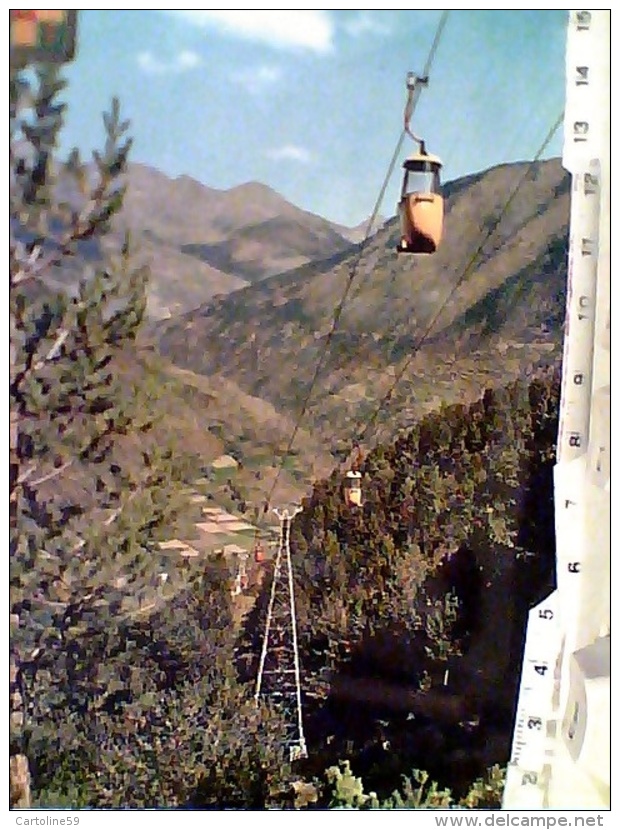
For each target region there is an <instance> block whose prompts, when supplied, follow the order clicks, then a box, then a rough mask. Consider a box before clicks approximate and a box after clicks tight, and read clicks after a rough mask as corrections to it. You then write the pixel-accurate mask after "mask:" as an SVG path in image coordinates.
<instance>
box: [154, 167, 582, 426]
mask: <svg viewBox="0 0 620 830" xmlns="http://www.w3.org/2000/svg"><path fill="white" fill-rule="evenodd" d="M569 182H570V180H569V177H568V176H567V174H566V173H565V171H564V170H563V169H562V167H561V165H560V162H559V160H551V161H547V162H539V163H535V164H528V163H525V162H523V163H518V164H509V165H501V166H499V167H495V168H493V169H490V170H488V171H486V172H484V173H479V174H476V175H473V176H468V177H465V178H463V179H459V180H457V181H455V182H452V183H449V184H448V185H446V187H445V191H444V193H445V196H446V217H445V238H444V241H443V243H442V246H441V249H440V251H439V252H438V253H437V254H436V255H435V256H432V257H406V256H405V257H403V256H398V255H397V254H396V253H395V245H396V241H397V235H398V226H397V222H396V220H395V219H393V220H390V221H389V222H387V223H386V224H385V226H384V227H383V228H382V229H381V230H380V231H379V232H378V233H377V234H376V235H375V236H374V237H372V238H371V239H370V240H369V242H368V244H367V245H365V246H364V247H363V249H362V248H360V247H359V246H356V247H355V248H353V249H350V250H349V251H345V252H342V253H336V254H334V256H333V257H332V258H331V260H330V261H328V262H313V263H310V264H308V265H305V266H302V267H301V268H298V269H296V270H294V271H290V272H287V273H284V274H280V275H277V276H275V277H273V278H270V279H266V280H263V281H261V282H259V283H255V284H253V285H249V286H246V287H245V288H243V289H241V290H240V291H237V292H235V293H234V294H232V295H229V296H227V297H224V298H220V299H216V300H214V301H213V302H211V303H207V304H204V305H202V306H201V307H200V308H197V309H195V310H194V311H192V312H190V313H188V314H186V315H184V316H182V317H180V318H179V319H175V320H170V321H168V322H167V323H164V324H162V325H161V326H159V327H158V332H157V339H158V348H159V349H160V350H161V352H162V354H164V355H166V356H167V357H168V358H169V359H170V360H172V361H173V362H175V363H177V364H178V365H179V366H183V367H186V368H190V369H192V370H193V371H195V372H198V373H205V374H209V375H215V376H217V375H218V374H221V375H222V376H225V377H227V378H228V379H231V380H234V381H235V382H236V383H238V384H239V385H240V386H241V388H242V389H244V390H245V391H247V392H249V393H251V394H253V395H256V396H259V397H261V398H264V399H266V400H268V401H270V402H271V403H273V405H274V406H276V408H278V409H279V410H280V411H285V412H289V413H294V412H298V411H300V409H301V408H302V406H303V404H304V401H305V399H306V397H307V393H308V391H309V384H310V381H311V379H312V377H313V375H314V372H315V370H316V367H317V363H318V361H319V360H321V356H322V355H324V357H325V359H324V361H323V363H322V367H321V371H320V372H319V382H318V383H317V384H315V389H314V390H313V395H312V399H311V400H310V401H309V405H308V406H307V407H306V408H307V410H308V412H307V415H306V416H305V417H306V421H307V422H308V423H309V422H311V423H312V424H313V426H314V427H315V428H316V427H319V428H320V427H321V424H323V426H324V427H325V431H326V432H332V431H337V430H341V429H345V428H346V427H347V426H348V428H349V430H350V432H351V431H359V423H360V422H362V421H364V419H367V418H368V417H370V418H372V417H373V411H374V410H375V408H376V407H378V406H379V405H380V404H381V402H382V398H383V396H384V395H385V394H386V392H387V391H388V390H389V389H390V387H391V386H393V385H394V386H395V387H396V388H395V390H394V391H395V395H393V396H392V400H393V401H394V402H397V403H398V407H397V409H398V411H399V414H400V416H401V418H404V420H405V422H411V420H413V419H414V418H415V417H418V416H419V415H420V414H423V413H424V412H425V411H428V410H429V409H432V408H433V407H434V406H436V405H438V404H439V402H441V401H443V400H447V401H449V400H455V399H462V398H463V397H464V396H465V397H469V398H472V397H475V396H476V395H477V394H478V392H479V390H480V378H481V377H483V376H484V382H485V383H489V382H493V381H494V380H495V381H497V382H507V381H509V380H510V379H511V378H513V377H516V376H518V375H520V374H522V373H523V372H524V371H526V369H527V367H528V366H531V365H532V364H538V363H540V362H543V363H552V362H554V361H555V360H557V359H558V358H559V353H560V343H561V325H562V321H563V316H564V297H565V283H566V240H567V234H568V224H569V197H570V183H569ZM350 281H351V288H350V290H349V292H348V297H347V301H346V303H345V306H344V310H343V313H342V315H341V317H340V319H339V324H338V327H337V331H336V333H335V335H334V336H333V337H332V338H330V341H329V343H328V348H327V349H325V346H326V339H327V338H328V337H329V332H330V329H331V327H332V321H333V319H334V313H335V309H336V308H337V306H338V303H339V302H340V300H341V298H342V296H343V293H344V291H345V290H346V286H347V284H348V283H349V282H350ZM395 379H396V380H398V383H395ZM396 399H397V400H396ZM377 420H378V421H379V422H381V421H383V420H388V418H387V407H386V406H383V407H382V409H381V411H380V413H379V417H378V418H377ZM392 426H394V425H392Z"/></svg>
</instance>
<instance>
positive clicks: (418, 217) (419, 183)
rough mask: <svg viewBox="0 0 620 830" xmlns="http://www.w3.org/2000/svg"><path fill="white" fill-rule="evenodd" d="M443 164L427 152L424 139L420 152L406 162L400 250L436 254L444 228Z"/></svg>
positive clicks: (401, 211) (404, 164) (402, 194)
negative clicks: (441, 172) (441, 175)
mask: <svg viewBox="0 0 620 830" xmlns="http://www.w3.org/2000/svg"><path fill="white" fill-rule="evenodd" d="M441 166H442V165H441V160H440V159H439V158H437V156H432V155H429V154H428V153H427V152H426V149H425V147H424V142H420V152H419V153H415V154H414V155H412V156H409V158H408V159H405V162H404V163H403V169H404V175H403V186H402V191H401V196H400V202H399V203H398V212H399V215H400V228H401V231H400V232H401V238H400V241H399V243H398V246H397V249H396V250H397V251H398V252H399V253H404V254H433V253H435V251H436V250H437V248H438V247H439V243H440V242H441V235H442V231H443V197H442V195H441V180H440V171H441Z"/></svg>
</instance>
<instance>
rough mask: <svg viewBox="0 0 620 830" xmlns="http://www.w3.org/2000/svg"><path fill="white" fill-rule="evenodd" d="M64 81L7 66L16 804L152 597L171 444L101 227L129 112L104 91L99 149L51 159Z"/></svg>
mask: <svg viewBox="0 0 620 830" xmlns="http://www.w3.org/2000/svg"><path fill="white" fill-rule="evenodd" d="M63 87H64V82H63V81H62V80H61V78H60V77H59V75H58V74H57V71H56V70H52V69H50V68H45V69H42V68H41V69H37V70H36V72H32V73H30V72H29V73H27V74H26V73H22V72H14V73H13V74H12V76H11V79H10V167H9V176H10V211H11V213H10V327H11V338H10V348H11V367H10V405H11V412H10V419H11V459H10V510H11V527H10V531H11V535H10V610H11V683H12V689H11V704H12V708H13V713H12V718H11V727H12V735H11V755H12V756H13V758H12V761H11V771H12V773H14V780H13V781H12V802H13V803H15V804H18V805H21V806H27V804H28V798H29V796H28V778H29V773H28V756H29V754H31V753H32V751H33V749H32V747H33V745H34V744H35V743H36V742H37V741H40V740H41V739H42V735H43V733H44V732H45V731H46V730H47V732H48V733H50V734H51V733H53V736H52V737H54V736H55V737H56V738H57V737H58V732H59V730H61V729H62V728H63V723H62V721H63V720H64V719H67V720H68V719H69V717H70V713H71V712H73V713H75V712H79V713H81V714H82V715H83V714H84V713H85V712H91V711H96V710H97V711H98V710H99V709H101V707H102V706H103V703H104V702H105V700H106V699H107V697H108V696H109V695H110V694H111V691H112V683H113V679H114V675H115V673H116V674H118V671H117V669H116V668H115V667H114V666H115V664H116V663H118V662H119V661H120V662H122V660H123V649H122V648H119V647H118V643H117V640H118V631H119V626H120V625H121V624H123V622H126V621H127V620H128V619H130V618H131V617H132V615H134V614H136V613H138V612H139V611H140V609H143V608H144V606H145V604H155V603H157V602H158V601H160V600H161V599H162V598H163V589H164V585H163V582H162V580H161V579H160V570H161V567H160V562H159V561H158V557H157V555H156V549H157V548H156V542H155V539H156V538H157V533H158V531H159V530H160V529H161V528H163V527H165V526H166V524H167V523H168V522H169V521H170V510H171V508H172V507H173V506H174V500H171V483H172V481H173V479H174V475H175V471H174V464H173V459H172V458H171V457H170V454H168V453H166V452H165V451H162V450H160V449H159V448H157V447H156V446H153V445H152V444H151V445H149V430H150V426H151V421H150V417H149V408H148V407H147V408H146V409H144V408H143V405H144V403H145V401H144V398H143V397H142V396H141V392H140V386H139V380H136V379H135V378H134V379H131V376H128V375H127V372H126V371H125V369H126V365H127V363H131V360H132V358H133V350H134V348H135V345H134V344H135V338H136V336H137V334H138V329H139V326H140V323H141V320H142V317H143V314H144V311H145V307H146V286H147V272H146V270H145V269H144V268H142V267H139V266H137V265H135V264H134V258H133V255H132V252H131V251H130V248H129V243H128V240H124V241H122V242H120V243H118V242H116V244H115V237H114V236H113V235H111V233H110V230H111V223H112V220H113V219H114V217H115V216H116V215H117V214H118V212H119V210H120V208H121V206H122V202H123V196H124V193H125V186H126V185H125V176H124V174H125V172H126V164H127V157H128V153H129V150H130V147H131V140H130V139H129V138H127V129H128V126H129V124H128V122H127V121H124V120H123V119H122V118H121V115H120V108H119V104H118V101H116V100H115V101H114V102H113V103H112V107H111V110H110V112H109V113H106V114H104V116H103V122H104V128H105V145H104V149H103V151H102V152H97V151H95V152H93V158H92V162H91V163H89V164H84V163H83V162H82V161H81V159H80V157H79V153H78V152H77V151H74V152H73V153H72V154H71V155H70V157H69V159H68V161H67V162H66V163H59V162H58V160H57V158H56V150H57V146H58V140H59V134H60V131H61V127H62V124H63V116H64V110H65V105H64V104H63V103H62V102H61V101H60V95H61V93H62V90H63ZM171 582H174V580H172V581H171ZM113 655H115V656H114V658H113ZM104 658H105V659H104ZM126 659H129V658H128V657H126ZM110 661H112V663H110ZM65 726H66V724H65ZM18 779H19V780H18Z"/></svg>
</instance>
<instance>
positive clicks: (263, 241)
mask: <svg viewBox="0 0 620 830" xmlns="http://www.w3.org/2000/svg"><path fill="white" fill-rule="evenodd" d="M127 230H128V231H130V232H131V235H132V237H133V238H134V240H135V242H136V244H137V248H138V249H139V251H140V256H141V258H142V259H143V260H145V261H146V262H147V263H148V264H149V265H150V267H151V271H152V282H151V297H150V304H149V311H150V313H151V316H153V317H156V318H162V317H168V316H170V315H174V314H177V313H180V312H183V311H188V310H190V309H192V308H194V307H196V306H198V305H200V304H201V303H204V302H207V301H209V300H210V299H211V298H212V297H213V296H215V295H218V294H228V293H229V292H231V291H235V290H237V289H239V288H241V287H243V286H244V285H245V284H246V283H247V282H254V281H257V280H262V279H264V278H265V277H267V276H271V275H273V274H277V273H280V272H281V271H286V270H289V269H291V268H296V267H298V266H301V265H303V264H305V263H307V262H310V261H314V260H320V259H325V258H327V257H330V256H331V255H333V254H335V253H338V252H341V251H344V250H346V249H348V248H349V247H350V245H351V241H350V239H349V238H348V237H347V236H346V229H344V228H340V227H339V226H336V225H333V224H331V223H330V222H328V221H327V220H325V219H322V218H321V217H319V216H315V215H314V214H311V213H308V212H306V211H303V210H301V209H299V208H297V207H295V206H294V205H292V204H291V203H290V202H288V201H287V200H286V199H284V198H283V197H282V196H280V195H279V194H278V193H276V192H275V191H273V190H271V188H269V187H267V186H265V185H262V184H258V183H256V182H249V183H246V184H242V185H239V186H237V187H233V188H231V189H230V190H216V189H214V188H210V187H207V186H205V185H203V184H201V183H200V182H198V181H195V180H194V179H192V178H190V177H189V176H179V177H178V178H176V179H171V178H169V177H168V176H166V175H164V174H163V173H161V172H159V171H157V170H155V169H153V168H151V167H148V166H146V165H142V164H133V165H130V169H129V176H128V189H127V195H126V198H125V204H124V207H123V211H122V213H121V215H120V219H119V221H118V222H117V223H116V232H117V234H119V233H122V232H124V231H127ZM352 232H353V235H354V236H355V233H356V229H353V231H352ZM117 241H118V240H116V242H117Z"/></svg>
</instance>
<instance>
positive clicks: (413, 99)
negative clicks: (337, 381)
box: [263, 9, 450, 513]
mask: <svg viewBox="0 0 620 830" xmlns="http://www.w3.org/2000/svg"><path fill="white" fill-rule="evenodd" d="M449 11H450V10H449V9H448V10H444V11H443V13H442V15H441V18H440V20H439V23H438V25H437V30H436V32H435V37H434V38H433V43H432V45H431V48H430V50H429V53H428V57H427V59H426V63H425V64H424V69H423V76H428V74H429V72H430V69H431V66H432V63H433V59H434V57H435V53H436V52H437V48H438V46H439V41H440V40H441V35H442V33H443V30H444V28H445V25H446V22H447V20H448V15H449ZM416 92H417V95H416ZM420 92H421V87H419V86H417V87H414V89H413V91H412V92H411V93H410V100H409V101H408V102H407V105H408V107H409V109H410V112H409V115H408V117H409V119H411V116H412V115H413V112H414V110H415V106H416V104H417V101H418V98H419V96H420ZM407 132H408V123H407V118H405V126H404V127H403V129H402V132H401V135H400V138H399V139H398V142H397V144H396V148H395V150H394V153H393V154H392V158H391V160H390V164H389V166H388V171H387V173H386V176H385V178H384V180H383V184H382V185H381V189H380V191H379V196H378V197H377V200H376V202H375V206H374V208H373V211H372V213H371V215H370V219H369V220H368V225H367V227H366V233H365V236H364V239H363V240H362V241H361V243H360V245H359V249H358V252H357V256H356V257H355V259H354V260H353V263H352V265H351V267H350V269H349V274H348V277H347V282H346V284H345V289H344V292H343V295H342V297H341V299H340V302H339V303H338V305H337V306H336V310H335V312H334V317H333V320H332V325H331V328H330V330H329V332H328V334H327V337H326V338H325V342H324V344H323V348H322V350H321V353H320V354H319V359H318V361H317V365H316V368H315V370H314V374H313V376H312V379H311V380H310V384H309V385H308V389H307V391H306V394H305V396H304V399H303V402H302V405H301V409H300V410H299V414H298V416H297V420H296V422H295V425H294V427H293V431H292V433H291V437H290V438H289V441H288V444H287V446H286V449H285V451H284V455H283V456H282V459H281V461H280V464H279V466H278V470H277V472H276V475H275V478H274V480H273V483H272V485H271V488H270V489H269V491H268V496H267V499H266V500H265V502H264V506H263V513H267V511H268V510H269V506H270V504H271V500H272V498H273V495H274V493H275V490H276V487H277V486H278V482H279V480H280V477H281V475H282V470H283V469H284V465H285V464H286V461H287V460H288V458H289V456H290V454H291V450H292V449H293V445H294V443H295V439H296V437H297V434H298V432H299V430H300V427H301V422H302V421H303V419H304V417H305V415H306V412H307V411H308V405H309V403H310V399H311V397H312V393H313V392H314V388H315V386H316V384H317V381H318V379H319V376H320V374H321V371H322V369H323V368H324V365H325V359H326V357H327V354H328V351H329V347H330V345H331V342H332V340H333V337H334V334H335V333H336V331H337V329H338V325H339V323H340V319H341V317H342V312H343V311H344V307H345V305H346V302H347V299H348V297H349V293H350V291H351V288H352V287H353V283H354V281H355V277H356V276H357V271H358V268H359V265H360V262H361V259H362V255H363V253H364V250H365V248H366V245H367V244H368V240H369V239H370V236H371V233H372V228H373V226H374V223H375V220H376V218H377V215H378V213H379V209H380V207H381V204H382V202H383V198H384V196H385V191H386V190H387V186H388V184H389V182H390V179H391V178H392V174H393V172H394V167H395V166H396V162H397V160H398V157H399V155H400V151H401V148H402V145H403V141H404V140H405V136H406V135H407Z"/></svg>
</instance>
